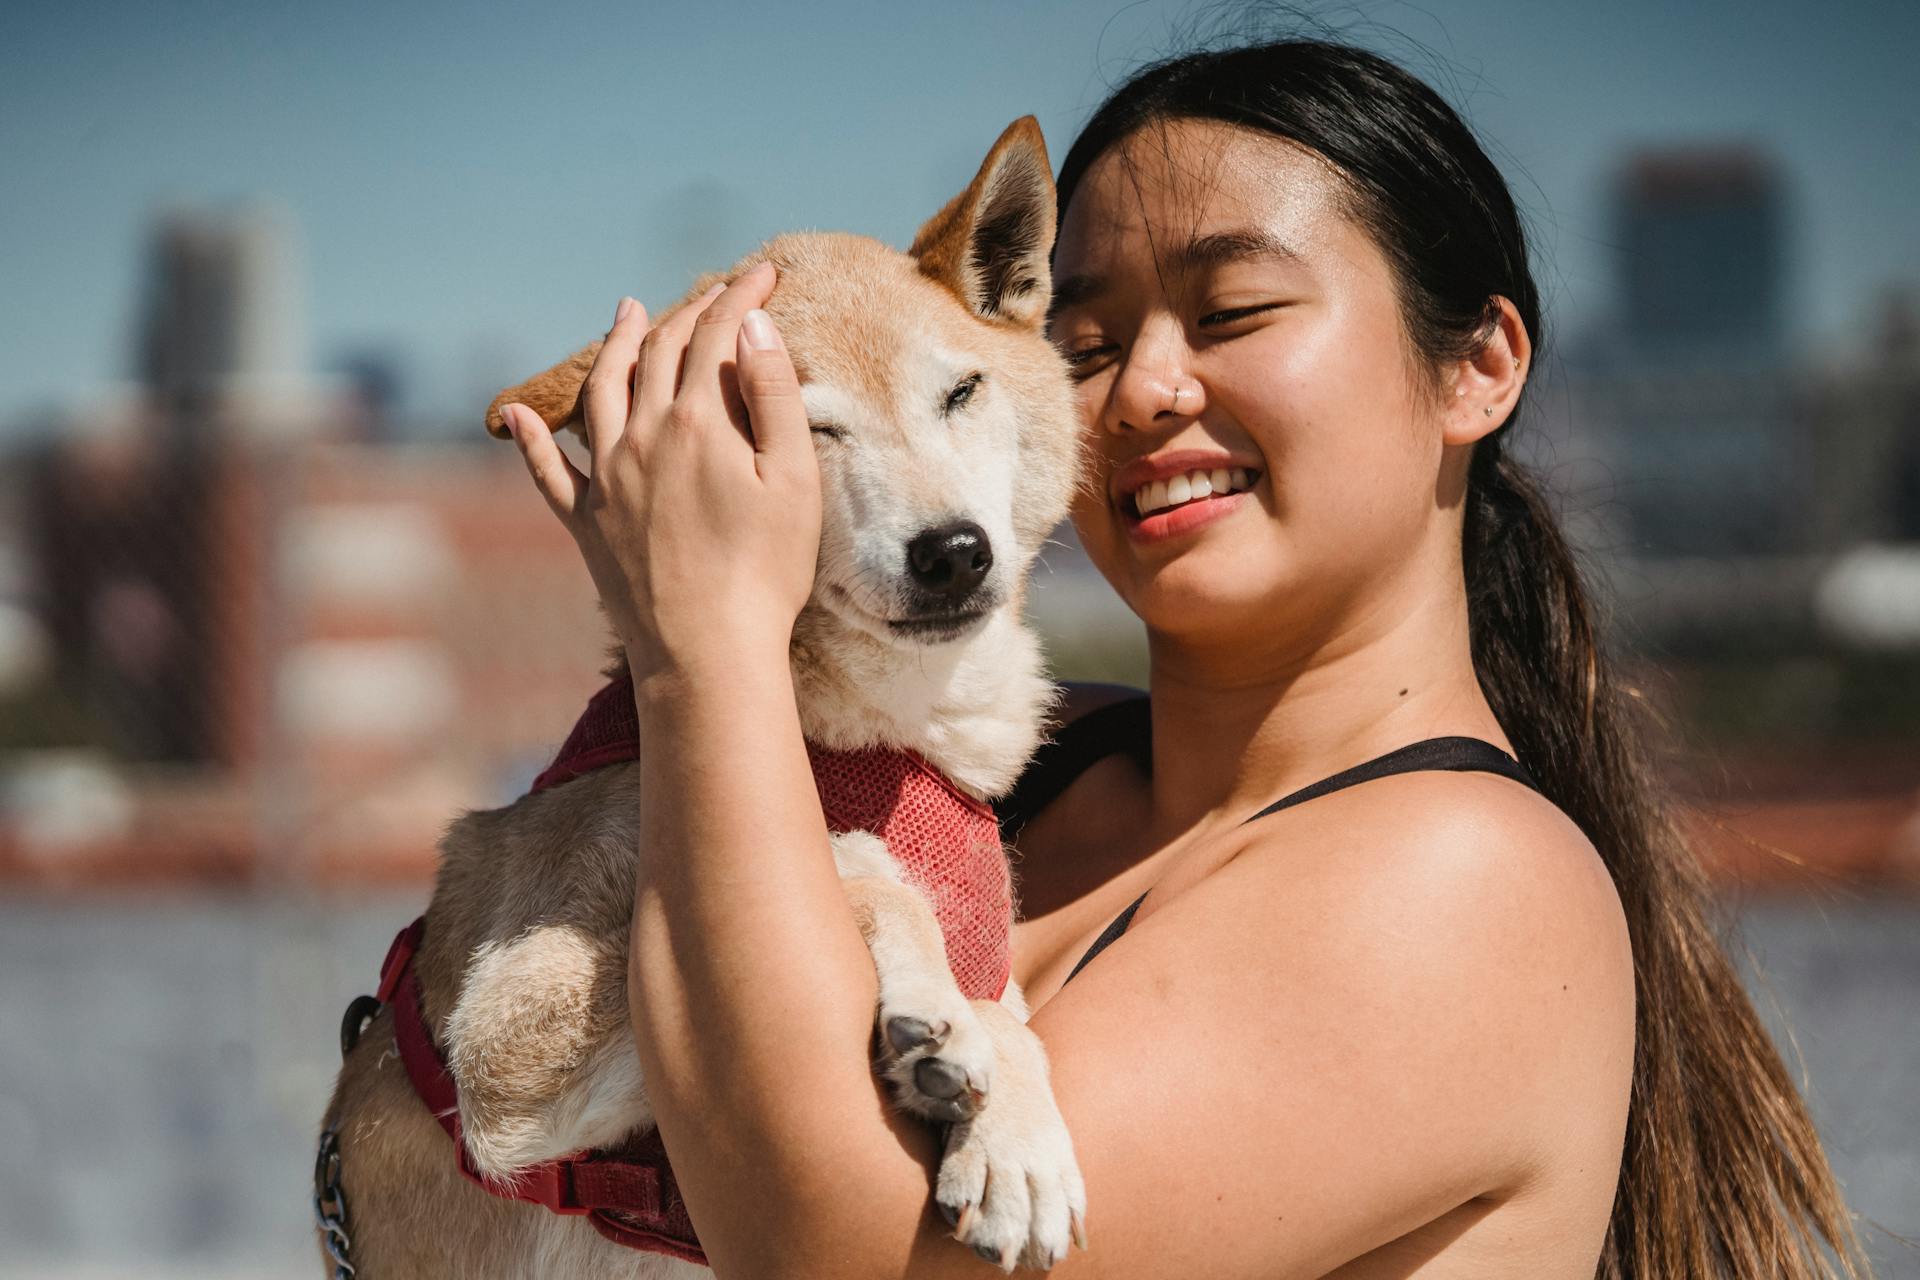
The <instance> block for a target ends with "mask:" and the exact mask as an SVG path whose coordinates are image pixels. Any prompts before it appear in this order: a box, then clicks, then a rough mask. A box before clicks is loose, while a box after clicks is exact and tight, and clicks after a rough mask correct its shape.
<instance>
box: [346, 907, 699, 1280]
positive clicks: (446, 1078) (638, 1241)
mask: <svg viewBox="0 0 1920 1280" xmlns="http://www.w3.org/2000/svg"><path fill="white" fill-rule="evenodd" d="M426 924H427V922H426V917H424V916H422V917H421V918H420V919H418V920H415V921H414V922H413V923H412V924H410V925H408V926H407V927H406V928H405V929H402V930H401V931H400V934H399V936H398V937H396V938H395V939H394V940H393V946H392V947H391V948H390V949H389V950H388V952H387V960H386V964H385V965H384V966H382V969H381V974H380V998H381V1000H382V1002H383V1003H384V1002H388V1001H390V1002H391V1003H392V1005H393V1038H394V1042H395V1044H396V1045H397V1046H398V1047H399V1050H400V1061H401V1063H402V1064H403V1065H404V1066H405V1067H406V1070H407V1078H408V1079H409V1080H410V1081H412V1083H413V1090H414V1092H415V1093H416V1094H418V1095H419V1097H420V1100H421V1102H423V1103H425V1104H426V1107H427V1110H428V1111H430V1112H432V1113H433V1118H434V1119H435V1120H438V1121H439V1122H440V1127H441V1128H442V1129H445V1130H446V1131H447V1136H448V1137H449V1138H451V1139H453V1149H454V1153H455V1158H456V1160H457V1161H458V1162H459V1166H460V1172H461V1173H462V1174H464V1175H466V1177H467V1179H468V1180H469V1181H471V1182H473V1183H475V1184H476V1185H478V1186H479V1187H481V1188H482V1189H483V1190H485V1191H487V1192H489V1193H490V1194H492V1195H496V1196H502V1197H505V1198H507V1199H510V1200H524V1201H526V1202H528V1203H530V1204H537V1205H540V1206H542V1207H543V1208H545V1209H547V1210H549V1211H551V1212H553V1213H563V1214H583V1215H585V1216H586V1218H587V1221H588V1222H590V1223H592V1224H593V1228H594V1230H596V1231H598V1232H599V1233H600V1234H601V1235H603V1236H605V1237H606V1238H607V1239H609V1240H612V1241H614V1242H615V1243H616V1244H623V1245H627V1246H629V1247H631V1248H635V1249H645V1250H648V1251H649V1252H652V1253H665V1254H669V1255H671V1256H673V1257H676V1258H680V1259H682V1260H683V1261H686V1262H696V1263H699V1264H700V1265H702V1266H705V1265H707V1255H706V1254H705V1253H704V1252H702V1251H701V1249H700V1245H699V1241H698V1239H697V1237H695V1235H694V1233H693V1220H692V1219H691V1218H690V1217H688V1216H687V1209H686V1205H685V1204H684V1203H683V1202H682V1201H681V1199H680V1196H679V1194H678V1189H677V1188H675V1187H674V1186H673V1183H672V1178H671V1174H669V1173H666V1172H665V1170H666V1167H667V1163H666V1148H665V1147H664V1146H662V1145H661V1143H660V1138H659V1135H658V1133H657V1132H650V1133H648V1134H647V1135H646V1136H645V1137H644V1138H642V1139H640V1140H638V1141H637V1142H635V1143H632V1144H630V1145H629V1146H626V1147H623V1148H621V1150H620V1152H619V1153H618V1154H615V1153H611V1152H605V1151H584V1152H580V1153H578V1154H576V1155H571V1156H566V1157H563V1158H562V1159H559V1160H549V1161H547V1162H545V1163H544V1164H537V1165H533V1166H530V1167H529V1168H526V1169H521V1170H519V1171H518V1172H516V1173H515V1174H514V1176H513V1178H512V1179H511V1180H507V1181H499V1180H493V1179H489V1178H487V1177H486V1176H484V1175H483V1174H481V1173H479V1172H478V1171H477V1170H475V1169H474V1167H473V1165H472V1163H471V1161H470V1160H469V1159H468V1157H467V1147H466V1143H465V1142H463V1141H462V1140H461V1137H460V1098H459V1092H458V1090H457V1088H456V1087H455V1085H454V1082H453V1075H452V1073H451V1072H449V1071H448V1070H447V1064H446V1059H444V1058H442V1057H441V1056H440V1050H439V1049H438V1048H436V1047H435V1045H434V1043H433V1039H432V1037H431V1036H430V1035H429V1034H428V1032H427V1020H426V1015H425V1013H424V1011H423V1010H422V1009H421V1003H420V1001H421V996H420V976H419V975H418V974H416V973H415V972H414V971H413V959H414V956H415V954H416V953H417V952H418V951H419V949H420V943H421V940H422V939H423V938H425V936H426ZM623 1156H634V1157H638V1159H637V1160H634V1159H623V1158H622V1157H623Z"/></svg>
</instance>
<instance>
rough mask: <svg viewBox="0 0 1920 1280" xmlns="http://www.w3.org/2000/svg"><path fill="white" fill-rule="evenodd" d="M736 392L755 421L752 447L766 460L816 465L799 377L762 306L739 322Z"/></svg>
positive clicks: (752, 420) (763, 460)
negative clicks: (737, 381) (738, 388)
mask: <svg viewBox="0 0 1920 1280" xmlns="http://www.w3.org/2000/svg"><path fill="white" fill-rule="evenodd" d="M734 359H735V360H736V361H737V363H738V365H739V369H740V398H741V399H742V400H743V401H745V403H746V407H747V421H748V422H749V423H750V424H751V425H752V427H753V448H754V451H755V452H756V453H758V454H759V455H760V456H761V459H762V473H763V474H764V473H765V467H766V465H767V464H769V463H770V464H772V465H773V466H776V467H785V466H787V465H789V464H793V463H798V464H803V465H808V466H811V465H814V454H813V439H812V435H811V432H810V429H809V427H808V426H807V406H806V404H805V402H803V401H802V400H801V398H800V379H799V377H798V376H797V375H796V374H795V373H794V371H793V361H792V360H790V359H788V358H787V347H786V344H785V343H784V342H782V341H781V340H780V331H779V330H778V329H776V328H775V327H774V324H773V317H771V316H769V315H768V314H767V313H766V312H764V311H762V310H761V309H760V308H758V307H755V308H753V309H752V310H750V311H748V312H747V314H746V315H745V316H744V317H743V318H742V320H741V322H740V337H739V345H738V349H737V350H736V352H735V353H734Z"/></svg>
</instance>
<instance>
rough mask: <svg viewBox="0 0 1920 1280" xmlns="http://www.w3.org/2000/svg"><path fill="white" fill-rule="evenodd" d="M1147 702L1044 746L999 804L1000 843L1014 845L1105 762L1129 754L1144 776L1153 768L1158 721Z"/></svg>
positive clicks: (1126, 702) (1122, 705)
mask: <svg viewBox="0 0 1920 1280" xmlns="http://www.w3.org/2000/svg"><path fill="white" fill-rule="evenodd" d="M1148 707H1149V703H1148V701H1147V699H1146V698H1145V696H1141V697H1137V698H1122V699H1121V700H1120V701H1118V702H1109V703H1108V704H1107V705H1106V706H1104V707H1097V708H1095V709H1094V710H1092V711H1089V712H1087V713H1086V714H1085V715H1083V716H1080V717H1078V718H1077V719H1075V720H1073V721H1072V722H1071V723H1069V724H1066V725H1063V726H1062V727H1061V728H1060V730H1059V731H1058V732H1057V733H1055V734H1054V735H1053V737H1052V738H1051V739H1050V740H1048V741H1046V742H1043V743H1041V744H1040V748H1039V750H1037V751H1035V752H1034V753H1033V759H1031V760H1029V761H1028V762H1027V767H1026V769H1025V770H1024V771H1023V772H1022V773H1021V774H1020V780H1019V781H1018V782H1016V783H1014V784H1013V790H1012V791H1009V792H1008V793H1007V794H1006V795H1004V796H1002V797H1000V799H998V800H996V801H994V802H993V811H994V814H995V816H996V817H998V818H999V819H1000V838H1001V839H1002V840H1006V841H1009V842H1010V841H1012V840H1014V839H1016V838H1018V837H1019V835H1020V832H1021V830H1022V829H1023V828H1024V827H1025V826H1026V825H1027V823H1028V822H1030V821H1032V819H1033V816H1034V815H1035V814H1037V813H1039V812H1040V811H1041V810H1042V809H1044V808H1046V807H1047V806H1048V805H1050V804H1052V803H1053V802H1054V801H1055V800H1058V799H1059V798H1060V796H1061V794H1062V793H1064V792H1065V791H1066V789H1067V788H1068V787H1070V786H1072V785H1073V780H1074V779H1075V778H1078V777H1079V776H1080V775H1081V774H1083V773H1085V772H1086V771H1087V770H1088V769H1089V768H1091V767H1092V766H1093V765H1095V764H1097V763H1098V762H1099V761H1101V760H1104V759H1106V758H1107V757H1108V756H1110V755H1114V754H1116V753H1120V752H1124V753H1125V754H1126V755H1128V756H1130V757H1132V759H1133V761H1134V763H1135V764H1137V765H1139V766H1140V770H1141V772H1143V773H1144V772H1148V771H1150V770H1151V769H1152V767H1153V731H1152V719H1151V717H1150V716H1149V714H1148Z"/></svg>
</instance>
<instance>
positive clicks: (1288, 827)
mask: <svg viewBox="0 0 1920 1280" xmlns="http://www.w3.org/2000/svg"><path fill="white" fill-rule="evenodd" d="M1632 1002H1633V988H1632V962H1631V955H1630V951H1629V949H1628V947H1627V943H1626V935H1625V927H1624V924H1623V923H1622V920H1621V915H1620V910H1619V905H1618V902H1617V899H1616V897H1615V895H1614V894H1613V891H1612V885H1611V881H1610V879H1609V878H1608V877H1607V874H1606V870H1605V868H1604V866H1602V865H1601V864H1600V862H1599V859H1598V855H1597V854H1595V852H1594V851H1593V847H1592V845H1591V844H1590V843H1589V842H1587V841H1586V840H1585V838H1584V837H1583V836H1582V835H1581V834H1580V832H1579V831H1578V829H1577V828H1575V827H1574V826H1573V824H1572V823H1570V822H1568V821H1567V820H1566V818H1565V817H1564V815H1561V814H1560V813H1559V812H1558V810H1556V809H1554V808H1553V807H1552V806H1551V805H1549V804H1546V803H1545V802H1544V801H1542V800H1541V799H1540V798H1539V797H1538V796H1537V795H1534V794H1532V793H1530V792H1528V791H1527V790H1526V789H1524V788H1522V787H1520V786H1519V785H1518V784H1515V783H1511V782H1508V781H1506V780H1504V779H1500V778H1496V777H1492V776H1487V775H1464V774H1432V775H1412V774H1410V775H1402V776H1397V777H1393V778H1384V779H1379V780H1376V781H1374V782H1370V783H1368V784H1366V785H1365V786H1360V787H1353V788H1350V789H1349V790H1348V791H1345V792H1340V793H1336V794H1335V795H1331V796H1327V797H1323V798H1322V799H1321V800H1318V801H1316V802H1314V803H1313V804H1312V805H1304V806H1301V807H1299V808H1298V809H1297V810H1294V811H1289V812H1288V813H1287V814H1283V815H1275V817H1274V818H1273V819H1271V820H1262V822H1260V823H1256V824H1254V827H1253V828H1252V829H1250V831H1249V838H1248V843H1247V844H1246V846H1245V847H1244V849H1243V851H1242V852H1241V853H1240V854H1239V855H1238V856H1237V857H1236V858H1234V859H1233V861H1231V862H1229V863H1228V864H1227V865H1225V866H1224V867H1222V868H1221V869H1219V870H1218V871H1215V872H1214V873H1213V874H1211V875H1209V876H1208V877H1207V878H1206V879H1204V880H1202V881H1200V882H1199V883H1197V884H1196V885H1194V886H1193V887H1192V888H1190V889H1188V890H1186V891H1184V892H1182V893H1180V894H1178V895H1177V896H1175V897H1173V898H1171V899H1170V900H1168V901H1166V902H1163V903H1161V904H1159V906H1158V908H1157V909H1156V910H1153V911H1152V912H1150V913H1143V915H1142V917H1141V918H1140V919H1139V920H1138V921H1137V922H1136V923H1135V925H1134V926H1133V928H1131V929H1129V930H1128V932H1127V934H1126V935H1125V936H1124V937H1122V938H1121V939H1120V940H1119V941H1118V942H1117V943H1115V944H1114V945H1113V946H1112V947H1110V948H1108V949H1107V950H1106V951H1105V952H1103V953H1102V954H1101V955H1100V957H1099V958H1098V959H1097V960H1096V961H1095V962H1094V963H1093V964H1091V965H1089V966H1088V967H1087V969H1086V970H1085V971H1084V972H1083V973H1082V974H1081V975H1080V976H1079V977H1078V978H1076V979H1075V980H1074V982H1073V983H1072V984H1071V985H1070V986H1069V987H1067V988H1065V989H1064V990H1063V991H1062V992H1061V993H1060V994H1059V995H1057V996H1055V997H1054V998H1053V999H1052V1000H1051V1001H1049V1002H1048V1003H1047V1004H1046V1005H1045V1006H1044V1007H1043V1008H1041V1009H1040V1011H1039V1012H1038V1013H1036V1015H1035V1018H1034V1026H1035V1029H1036V1030H1037V1031H1039V1033H1040V1034H1041V1036H1042V1037H1043V1039H1044V1040H1045V1041H1046V1043H1047V1045H1048V1049H1049V1052H1050V1053H1051V1054H1052V1056H1053V1058H1054V1067H1055V1079H1056V1084H1057V1088H1058V1090H1059V1092H1060V1095H1061V1098H1062V1105H1063V1107H1064V1108H1065V1109H1066V1110H1067V1111H1068V1119H1069V1121H1070V1122H1071V1123H1073V1124H1074V1125H1075V1141H1076V1144H1078V1143H1080V1142H1081V1140H1082V1130H1081V1127H1080V1122H1079V1117H1080V1116H1082V1115H1114V1116H1124V1117H1126V1118H1127V1120H1126V1124H1125V1126H1114V1127H1108V1126H1096V1129H1095V1131H1094V1132H1089V1133H1088V1134H1087V1139H1088V1141H1089V1142H1091V1143H1094V1144H1096V1145H1095V1149H1094V1150H1093V1151H1090V1152H1089V1159H1088V1160H1087V1161H1086V1162H1085V1163H1088V1164H1091V1165H1092V1166H1093V1167H1094V1168H1095V1169H1098V1170H1100V1171H1101V1172H1102V1173H1103V1174H1104V1175H1105V1177H1107V1178H1111V1179H1113V1182H1112V1183H1110V1184H1109V1185H1110V1186H1111V1187H1112V1190H1111V1192H1110V1193H1109V1194H1110V1195H1112V1196H1113V1197H1114V1199H1116V1200H1119V1201H1122V1202H1124V1201H1128V1200H1131V1199H1132V1198H1133V1197H1135V1196H1138V1197H1139V1199H1140V1201H1141V1207H1142V1217H1143V1219H1146V1220H1150V1221H1152V1222H1153V1223H1156V1224H1158V1225H1157V1227H1155V1228H1154V1229H1157V1230H1165V1229H1166V1226H1165V1224H1166V1223H1167V1222H1168V1221H1169V1219H1170V1218H1171V1219H1183V1220H1184V1218H1183V1215H1191V1221H1192V1223H1193V1227H1194V1231H1195V1244H1196V1247H1197V1246H1198V1245H1199V1243H1200V1242H1201V1241H1202V1240H1205V1239H1212V1240H1215V1241H1217V1240H1219V1239H1221V1238H1229V1237H1237V1238H1241V1239H1243V1240H1245V1241H1246V1243H1247V1244H1248V1245H1249V1247H1252V1240H1251V1239H1249V1238H1248V1237H1249V1236H1251V1237H1255V1238H1258V1239H1259V1241H1260V1242H1261V1244H1260V1246H1259V1247H1260V1248H1262V1249H1265V1250H1268V1251H1269V1252H1267V1253H1266V1255H1265V1256H1266V1257H1268V1258H1270V1259H1271V1258H1275V1257H1279V1258H1287V1259H1289V1260H1291V1261H1294V1262H1298V1263H1304V1264H1307V1266H1306V1267H1304V1268H1303V1269H1305V1270H1311V1268H1313V1267H1319V1268H1321V1269H1324V1270H1331V1269H1332V1268H1333V1267H1334V1266H1336V1265H1339V1264H1340V1263H1342V1262H1345V1261H1348V1260H1351V1259H1353V1258H1357V1257H1361V1256H1364V1255H1365V1254H1367V1253H1369V1252H1371V1251H1372V1250H1375V1249H1379V1248H1382V1247H1384V1246H1386V1245H1388V1244H1389V1243H1390V1242H1392V1241H1395V1240H1399V1239H1402V1238H1403V1237H1405V1236H1407V1235H1409V1234H1410V1233H1413V1232H1415V1231H1418V1230H1420V1229H1421V1228H1423V1227H1424V1226H1426V1225H1427V1224H1429V1223H1433V1222H1436V1221H1437V1220H1438V1219H1440V1218H1441V1217H1443V1216H1444V1215H1447V1214H1450V1213H1454V1212H1456V1211H1458V1210H1460V1209H1461V1208H1462V1206H1465V1205H1467V1204H1469V1203H1478V1204H1482V1205H1488V1206H1499V1208H1498V1212H1499V1214H1500V1215H1501V1217H1502V1220H1503V1223H1502V1227H1501V1229H1502V1230H1510V1231H1514V1232H1517V1233H1518V1234H1520V1235H1529V1234H1533V1233H1539V1239H1538V1240H1537V1241H1536V1243H1538V1244H1539V1246H1540V1248H1541V1249H1542V1250H1543V1253H1542V1255H1541V1256H1546V1257H1552V1256H1559V1257H1561V1258H1564V1257H1566V1256H1568V1255H1567V1254H1566V1245H1567V1240H1568V1235H1569V1233H1571V1235H1572V1236H1577V1237H1579V1239H1580V1241H1581V1244H1580V1246H1579V1247H1581V1248H1584V1247H1586V1244H1587V1243H1588V1242H1591V1243H1592V1245H1593V1246H1594V1247H1596V1248H1597V1244H1598V1240H1599V1233H1600V1232H1601V1231H1603V1230H1604V1225H1605V1221H1606V1216H1607V1213H1608V1210H1609V1207H1610V1205H1611V1198H1612V1179H1613V1170H1615V1169H1617V1164H1618V1158H1619V1145H1618V1144H1619V1135H1620V1132H1621V1129H1622V1127H1623V1125H1624V1117H1625V1107H1626V1091H1627V1088H1628V1085H1629V1082H1630V1076H1631V1060H1632V1017H1633V1003H1632ZM1115 1061H1125V1062H1126V1063H1127V1064H1128V1065H1127V1070H1126V1071H1124V1072H1115V1071H1114V1070H1113V1063H1114V1062H1115ZM1172 1081H1178V1082H1179V1087H1178V1089H1177V1090H1171V1091H1170V1090H1169V1089H1168V1084H1169V1082H1172ZM1223 1169H1234V1170H1241V1171H1246V1172H1245V1174H1244V1178H1243V1177H1242V1176H1241V1175H1239V1174H1236V1175H1235V1180H1234V1181H1233V1182H1232V1190H1233V1192H1234V1194H1233V1195H1232V1196H1228V1197H1225V1198H1223V1199H1220V1198H1216V1196H1215V1195H1214V1194H1213V1191H1211V1190H1209V1191H1208V1192H1207V1194H1205V1195H1201V1196H1196V1197H1193V1198H1192V1203H1185V1200H1186V1199H1187V1197H1184V1196H1181V1197H1180V1198H1181V1199H1182V1201H1183V1203H1182V1204H1180V1205H1179V1206H1168V1205H1166V1204H1164V1203H1163V1204H1162V1206H1161V1209H1160V1211H1159V1212H1155V1213H1151V1214H1149V1213H1146V1212H1145V1206H1146V1205H1147V1204H1148V1203H1149V1202H1150V1201H1151V1198H1152V1197H1153V1196H1155V1195H1158V1196H1160V1197H1162V1199H1163V1200H1164V1198H1165V1197H1166V1196H1167V1195H1168V1194H1170V1193H1169V1191H1168V1188H1169V1187H1170V1186H1177V1185H1184V1184H1185V1183H1186V1182H1188V1181H1189V1180H1190V1181H1191V1182H1192V1183H1193V1184H1194V1185H1197V1186H1199V1187H1201V1188H1203V1189H1204V1188H1213V1189H1215V1190H1217V1189H1219V1188H1220V1187H1221V1186H1222V1185H1224V1184H1222V1183H1221V1181H1220V1171H1221V1170H1223ZM1095 1178H1096V1174H1095V1173H1094V1172H1091V1171H1090V1172H1089V1186H1090V1188H1091V1187H1092V1186H1093V1185H1094V1182H1095ZM1136 1182H1137V1183H1138V1185H1135V1184H1136ZM1243 1184H1244V1185H1243ZM1522 1201H1524V1202H1525V1203H1524V1204H1523V1203H1522ZM1549 1202H1550V1204H1549ZM1275 1204H1278V1205H1285V1206H1288V1211H1287V1212H1286V1214H1285V1220H1284V1221H1276V1220H1274V1219H1273V1217H1272V1215H1271V1213H1268V1214H1266V1215H1265V1216H1263V1215H1262V1213H1261V1206H1262V1205H1275ZM1493 1211H1494V1210H1492V1209H1490V1210H1489V1212H1493ZM1128 1229H1130V1228H1128ZM1556 1249H1557V1250H1559V1252H1558V1254H1557V1255H1556V1253H1555V1252H1554V1251H1555V1250H1556ZM1503 1256H1508V1257H1511V1256H1515V1255H1513V1254H1512V1253H1508V1254H1506V1255H1503ZM1312 1273H1313V1274H1318V1271H1312ZM1443 1273H1446V1274H1453V1272H1443Z"/></svg>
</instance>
